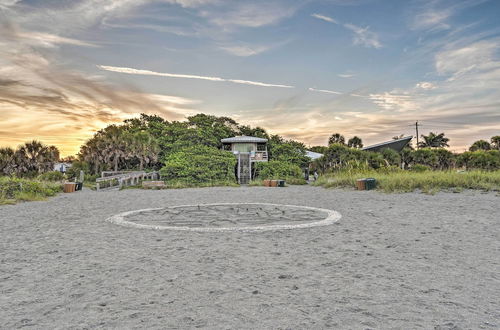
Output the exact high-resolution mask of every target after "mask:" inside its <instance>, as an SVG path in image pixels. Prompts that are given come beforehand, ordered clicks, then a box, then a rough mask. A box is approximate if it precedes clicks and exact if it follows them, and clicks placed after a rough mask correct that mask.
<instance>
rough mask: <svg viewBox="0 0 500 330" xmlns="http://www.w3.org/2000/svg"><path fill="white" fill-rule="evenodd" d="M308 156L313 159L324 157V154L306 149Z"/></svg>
mask: <svg viewBox="0 0 500 330" xmlns="http://www.w3.org/2000/svg"><path fill="white" fill-rule="evenodd" d="M306 156H307V157H309V158H311V159H312V160H315V159H318V158H321V157H323V154H320V153H319V152H314V151H309V150H306Z"/></svg>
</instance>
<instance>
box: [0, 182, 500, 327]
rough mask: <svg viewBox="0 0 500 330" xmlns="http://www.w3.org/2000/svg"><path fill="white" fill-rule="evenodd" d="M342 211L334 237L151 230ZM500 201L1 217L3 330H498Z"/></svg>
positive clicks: (128, 205) (446, 197)
mask: <svg viewBox="0 0 500 330" xmlns="http://www.w3.org/2000/svg"><path fill="white" fill-rule="evenodd" d="M219 202H225V203H241V202H265V203H275V204H293V205H303V206H311V207H318V208H325V209H333V210H336V211H338V212H340V213H341V215H342V218H341V219H340V220H339V221H338V222H336V223H334V224H331V225H328V226H323V227H313V228H304V229H291V230H281V231H265V232H239V231H234V232H222V233H217V232H214V233H212V232H189V231H154V230H149V229H137V228H127V227H122V226H119V225H116V224H112V223H109V222H107V221H105V220H106V219H107V218H109V217H111V216H113V215H115V214H117V213H121V212H125V211H131V210H137V209H145V208H161V207H166V206H174V205H183V204H205V203H219ZM499 224H500V197H499V196H497V195H496V194H495V193H481V192H471V191H466V192H463V193H459V194H454V193H438V194H436V195H434V196H431V195H426V194H420V193H407V194H384V193H379V192H373V191H363V192H358V191H347V190H334V189H331V190H328V189H323V188H319V187H309V186H293V187H286V188H264V187H241V188H202V189H182V190H161V191H152V190H133V189H129V190H123V191H108V192H94V191H89V190H86V191H83V192H78V193H73V194H61V195H59V196H57V197H54V198H51V199H49V200H48V201H45V202H30V203H20V204H17V205H7V206H1V207H0V234H1V250H0V327H1V328H3V329H14V328H22V327H26V328H33V329H56V328H60V329H63V328H64V329H68V328H69V329H81V328H90V329H93V328H106V329H108V328H120V329H129V328H137V329H139V328H168V329H185V328H213V329H229V328H232V329H235V328H238V329H241V328H253V329H271V328H272V329H306V328H307V329H322V328H327V327H332V328H341V329H367V328H368V329H371V328H375V329H418V328H422V329H480V328H485V329H498V328H499V327H500V266H499V265H500V225H499Z"/></svg>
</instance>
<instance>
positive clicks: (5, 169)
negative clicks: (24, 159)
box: [0, 147, 15, 175]
mask: <svg viewBox="0 0 500 330" xmlns="http://www.w3.org/2000/svg"><path fill="white" fill-rule="evenodd" d="M14 152H15V151H14V149H12V148H9V147H7V148H0V175H2V174H5V175H10V174H12V172H13V170H14V164H13V160H14Z"/></svg>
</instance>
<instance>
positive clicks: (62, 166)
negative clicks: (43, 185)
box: [54, 163, 71, 173]
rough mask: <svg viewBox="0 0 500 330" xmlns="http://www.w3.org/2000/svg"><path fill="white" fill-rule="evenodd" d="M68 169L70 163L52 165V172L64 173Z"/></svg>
mask: <svg viewBox="0 0 500 330" xmlns="http://www.w3.org/2000/svg"><path fill="white" fill-rule="evenodd" d="M70 167H71V163H55V164H54V171H57V172H61V173H66V171H67V170H68V168H70Z"/></svg>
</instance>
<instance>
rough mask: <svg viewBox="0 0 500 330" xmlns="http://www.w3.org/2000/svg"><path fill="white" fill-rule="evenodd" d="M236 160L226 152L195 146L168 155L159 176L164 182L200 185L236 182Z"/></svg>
mask: <svg viewBox="0 0 500 330" xmlns="http://www.w3.org/2000/svg"><path fill="white" fill-rule="evenodd" d="M236 163H237V160H236V158H235V157H234V155H233V154H232V153H230V152H227V151H222V150H218V149H216V148H212V147H207V146H196V147H190V148H186V149H183V150H181V151H178V152H175V153H173V154H170V155H169V156H167V157H166V159H165V166H163V167H162V168H161V170H160V174H161V176H162V178H163V179H165V180H166V181H180V182H184V183H187V184H201V183H209V182H222V181H232V182H234V181H235V180H236V177H235V167H236Z"/></svg>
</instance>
